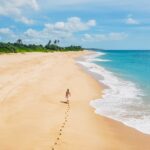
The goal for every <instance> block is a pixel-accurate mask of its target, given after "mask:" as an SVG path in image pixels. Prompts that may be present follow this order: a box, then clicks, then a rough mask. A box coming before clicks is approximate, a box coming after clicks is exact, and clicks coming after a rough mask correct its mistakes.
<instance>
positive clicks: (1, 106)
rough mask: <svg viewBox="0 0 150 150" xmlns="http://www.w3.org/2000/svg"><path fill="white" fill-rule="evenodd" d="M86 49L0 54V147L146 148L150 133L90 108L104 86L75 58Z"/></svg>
mask: <svg viewBox="0 0 150 150" xmlns="http://www.w3.org/2000/svg"><path fill="white" fill-rule="evenodd" d="M87 53H89V52H87V51H84V52H55V53H25V54H3V55H0V150H52V149H53V150H150V136H149V135H145V134H143V133H141V132H138V131H137V130H135V129H133V128H129V127H127V126H125V125H123V124H122V123H120V122H117V121H114V120H111V119H108V118H105V117H102V116H99V115H96V114H95V113H94V109H93V108H92V107H90V105H89V102H90V101H91V100H94V99H97V98H100V97H101V95H102V90H103V88H102V87H101V86H100V84H99V83H98V82H97V81H96V80H95V79H93V78H92V77H91V75H89V74H87V73H86V72H84V71H83V70H82V68H81V67H80V66H78V65H77V64H76V62H75V58H77V57H79V56H82V55H84V54H87ZM67 88H69V89H70V91H71V95H72V96H71V98H70V105H68V104H65V103H63V102H64V101H65V98H64V96H65V91H66V89H67Z"/></svg>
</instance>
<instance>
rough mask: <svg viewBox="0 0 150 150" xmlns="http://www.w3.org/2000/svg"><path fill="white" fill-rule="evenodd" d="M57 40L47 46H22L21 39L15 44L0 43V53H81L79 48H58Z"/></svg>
mask: <svg viewBox="0 0 150 150" xmlns="http://www.w3.org/2000/svg"><path fill="white" fill-rule="evenodd" d="M59 42H60V41H59V40H54V42H53V43H52V41H51V40H50V41H49V42H48V44H46V45H45V46H43V45H41V44H40V45H36V44H23V42H22V40H21V39H18V40H17V41H16V42H15V43H9V42H8V43H4V42H0V53H18V52H54V51H81V50H83V48H82V47H81V46H73V45H71V46H68V47H61V46H58V44H59Z"/></svg>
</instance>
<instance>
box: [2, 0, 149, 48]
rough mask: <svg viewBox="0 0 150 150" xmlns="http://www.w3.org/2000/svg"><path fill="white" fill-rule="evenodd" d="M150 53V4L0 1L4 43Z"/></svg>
mask: <svg viewBox="0 0 150 150" xmlns="http://www.w3.org/2000/svg"><path fill="white" fill-rule="evenodd" d="M19 38H21V39H22V40H23V42H24V43H28V44H29V43H35V44H44V45H45V44H47V43H48V41H49V40H52V41H53V40H55V39H58V40H60V45H62V46H66V45H81V46H82V47H85V48H102V49H129V50H131V49H136V50H138V49H141V50H146V49H150V1H148V0H142V1H141V0H132V1H131V0H122V1H121V0H59V1H56V0H44V1H43V0H7V1H6V0H0V41H1V42H15V41H16V40H17V39H19Z"/></svg>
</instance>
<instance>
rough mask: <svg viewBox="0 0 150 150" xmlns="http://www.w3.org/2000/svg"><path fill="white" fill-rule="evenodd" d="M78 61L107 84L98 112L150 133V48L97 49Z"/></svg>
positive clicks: (98, 105) (93, 102) (97, 106)
mask: <svg viewBox="0 0 150 150" xmlns="http://www.w3.org/2000/svg"><path fill="white" fill-rule="evenodd" d="M83 60H84V61H78V63H80V64H81V65H82V66H84V67H85V68H86V69H88V70H89V71H90V72H91V73H93V74H94V75H97V76H98V75H99V76H100V78H98V80H99V82H101V83H103V84H104V85H106V86H107V88H105V89H104V91H103V96H102V98H101V99H98V100H93V101H91V105H92V106H93V107H94V108H95V109H96V110H95V111H96V113H97V114H100V115H104V116H107V117H109V118H112V119H115V120H118V121H121V122H122V123H124V124H126V125H128V126H130V127H133V128H135V129H137V130H139V131H141V132H143V133H147V134H150V51H144V50H143V51H118V50H111V51H107V50H105V51H96V53H95V54H92V55H88V56H85V57H84V59H83Z"/></svg>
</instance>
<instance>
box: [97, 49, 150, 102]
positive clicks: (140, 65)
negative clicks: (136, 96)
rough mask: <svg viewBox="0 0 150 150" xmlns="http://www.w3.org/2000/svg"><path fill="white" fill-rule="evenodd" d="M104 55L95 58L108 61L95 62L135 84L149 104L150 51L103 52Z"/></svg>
mask: <svg viewBox="0 0 150 150" xmlns="http://www.w3.org/2000/svg"><path fill="white" fill-rule="evenodd" d="M101 52H103V53H105V54H106V55H103V56H100V57H97V58H100V59H107V60H110V61H104V62H103V61H101V62H95V63H96V64H97V65H101V66H104V67H105V68H107V69H109V70H111V71H113V72H115V73H117V74H118V76H120V77H122V78H124V79H128V80H130V81H133V82H134V83H136V85H137V87H138V88H141V89H142V91H143V94H144V96H145V97H144V98H143V100H144V101H147V102H149V103H150V51H148V50H130V51H129V50H128V51H121V50H120V51H119V50H105V51H101Z"/></svg>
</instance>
